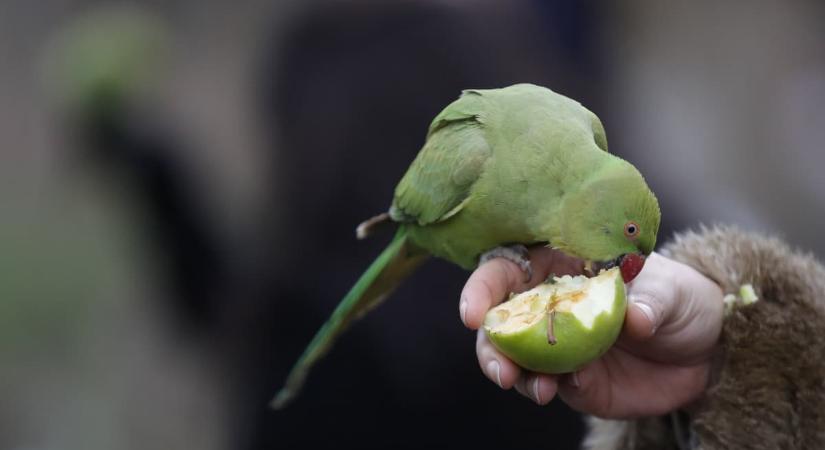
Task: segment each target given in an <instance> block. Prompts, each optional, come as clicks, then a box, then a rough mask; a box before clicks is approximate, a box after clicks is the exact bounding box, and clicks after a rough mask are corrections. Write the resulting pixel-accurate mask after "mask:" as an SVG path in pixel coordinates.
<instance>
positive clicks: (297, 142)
mask: <svg viewBox="0 0 825 450" xmlns="http://www.w3.org/2000/svg"><path fill="white" fill-rule="evenodd" d="M823 23H825V4H823V3H822V2H819V1H814V0H810V1H802V0H800V1H795V2H783V1H763V0H757V1H748V2H724V3H723V4H719V3H718V2H712V1H693V2H667V3H666V4H665V3H663V2H657V1H653V0H645V1H629V2H595V1H584V2H581V1H579V2H572V1H571V2H563V1H537V0H510V1H507V2H503V1H484V0H462V1H423V0H422V1H411V0H404V1H392V2H382V1H377V0H376V1H356V0H351V1H340V0H339V1H320V0H313V1H306V0H305V1H297V0H293V1H286V0H281V1H278V2H265V1H262V0H257V1H249V2H218V1H213V0H200V1H194V0H178V1H144V2H135V3H128V2H95V1H80V0H43V1H39V2H28V1H24V0H4V1H3V2H2V3H0V448H3V449H20V450H23V449H26V450H33V449H38V450H39V449H142V450H152V449H171V448H174V449H190V448H191V449H199V450H208V449H269V448H283V449H290V448H339V449H340V448H441V447H449V448H496V449H501V448H502V447H504V446H508V447H509V446H515V447H518V448H537V447H550V446H552V447H553V448H576V447H577V445H578V442H579V440H580V438H581V434H582V433H583V424H582V421H581V418H580V417H579V416H578V415H577V414H576V413H574V412H572V411H570V410H569V409H567V408H566V407H565V405H563V404H562V403H561V402H559V401H555V402H553V403H552V404H551V405H550V406H548V407H538V406H535V405H534V404H532V403H531V402H529V401H528V400H526V399H524V398H522V397H520V396H518V395H517V394H515V393H514V392H503V391H501V390H499V389H498V388H497V387H495V386H494V385H493V384H492V383H490V382H488V381H487V380H486V379H485V378H484V376H483V375H482V373H481V371H480V370H479V369H478V367H477V362H476V358H475V352H474V341H475V336H474V333H472V332H470V331H468V330H466V329H465V328H464V327H463V326H462V325H461V322H460V320H459V317H458V311H457V304H458V295H459V292H460V289H461V286H462V285H463V282H464V280H465V279H466V277H467V273H466V272H463V271H461V270H460V269H458V268H456V267H453V266H451V265H450V264H448V263H445V262H442V261H432V262H430V263H428V264H427V265H426V266H425V268H424V269H423V270H420V271H419V272H418V273H416V274H415V275H414V276H413V277H412V279H410V280H409V281H408V282H407V283H406V284H405V285H404V286H403V287H402V288H401V289H400V290H399V291H398V292H397V293H396V294H395V295H394V296H393V298H392V301H389V302H387V303H386V304H385V305H384V306H382V307H381V308H379V309H378V310H376V311H374V312H373V313H372V314H370V315H369V316H367V318H365V319H364V320H362V321H360V322H358V323H357V324H356V325H355V326H354V327H353V328H352V329H351V330H350V331H349V332H348V333H347V334H345V335H344V336H343V338H342V339H340V341H339V343H338V345H337V346H336V347H335V349H334V350H333V351H332V353H331V354H330V355H329V357H327V358H326V359H325V360H324V361H323V362H322V363H321V364H320V365H319V366H318V367H317V368H316V370H315V371H314V372H313V373H312V375H311V376H310V378H309V380H308V383H307V385H306V386H305V390H304V393H303V395H302V396H301V397H300V398H299V399H298V400H297V401H296V402H295V403H294V404H293V405H292V406H291V407H289V408H288V409H286V410H283V411H277V412H276V411H272V410H269V409H267V407H266V405H267V402H268V401H269V400H270V399H271V397H272V395H273V394H274V393H275V392H276V391H277V389H278V388H280V387H281V385H282V383H283V381H284V378H285V376H286V373H287V371H288V369H289V367H290V366H291V365H292V364H293V362H294V361H295V360H296V358H297V357H298V355H299V354H300V352H301V350H302V349H303V348H304V346H305V345H306V343H308V341H309V339H310V338H311V337H312V335H313V334H314V333H315V331H316V329H317V328H318V327H319V326H320V324H321V323H322V322H323V320H324V319H325V318H326V317H327V315H328V314H329V313H330V311H331V310H332V308H333V307H334V306H335V305H336V304H337V302H338V300H339V299H340V298H341V296H342V295H343V294H344V293H345V292H346V290H347V289H348V288H349V287H350V285H351V284H352V283H353V282H354V281H355V280H356V279H357V277H358V276H359V275H360V273H361V271H362V270H363V269H364V268H365V267H366V266H367V264H368V263H369V262H370V261H371V260H372V258H374V257H375V256H376V255H377V254H378V252H379V251H380V250H381V249H382V248H383V246H384V245H385V244H386V242H388V240H389V238H390V235H389V234H384V235H378V236H375V237H373V238H372V239H370V240H368V241H364V242H358V241H356V240H355V236H354V227H355V226H356V225H357V224H358V223H359V222H360V221H361V220H363V219H365V218H367V217H370V216H371V215H373V214H376V213H378V212H381V211H384V210H385V209H386V208H387V207H388V205H389V203H390V200H391V195H392V191H393V188H394V186H395V183H396V182H397V180H398V179H399V178H400V177H401V175H402V174H403V172H404V171H405V169H406V167H407V166H408V165H409V163H410V162H411V161H412V159H413V157H414V155H415V154H416V152H417V151H418V150H419V148H420V146H421V144H422V142H423V138H424V134H425V132H426V129H427V126H428V124H429V122H430V120H431V118H432V117H434V116H435V115H436V114H437V113H438V111H439V110H440V109H441V108H443V107H444V106H445V105H447V104H448V103H449V102H451V101H452V100H454V99H455V98H456V97H457V96H458V95H459V93H460V91H461V90H462V89H466V88H492V87H502V86H506V85H509V84H513V83H517V82H532V83H536V84H541V85H545V86H548V87H551V88H552V89H554V90H556V91H557V92H560V93H563V94H565V95H568V96H570V97H573V98H575V99H577V100H579V101H581V102H582V103H583V104H584V105H585V106H587V107H588V108H589V109H591V110H592V111H594V112H596V113H597V114H598V115H599V116H600V117H601V119H602V121H603V122H604V125H605V128H606V129H607V134H608V139H609V142H610V148H611V151H612V152H614V153H616V154H618V155H620V156H622V157H624V158H626V159H628V160H630V161H631V162H633V163H634V164H635V165H636V166H637V167H638V168H639V169H640V170H641V172H642V173H643V174H644V175H645V176H646V178H647V179H648V182H649V184H650V185H651V187H652V188H653V190H654V191H655V192H656V193H657V195H658V197H659V199H660V202H661V206H662V212H663V226H662V230H661V233H660V242H664V241H666V240H668V239H669V238H670V237H671V236H672V233H673V232H674V231H677V230H681V229H685V228H687V227H695V226H697V225H698V224H700V223H705V224H713V223H734V224H738V225H740V226H742V227H743V228H747V229H752V230H758V231H765V232H770V233H774V234H777V235H779V236H781V237H783V238H784V239H786V240H787V241H788V242H790V243H791V244H792V245H793V246H795V247H798V248H801V249H805V250H807V251H811V252H813V253H816V254H818V255H819V256H820V257H822V256H823V255H825V240H823V239H822V238H821V236H820V235H819V232H820V231H821V230H823V229H825V196H823V195H822V192H825V176H822V174H821V167H823V164H825V152H824V151H823V148H822V143H823V142H825V109H823V108H822V105H823V104H825V27H822V24H823Z"/></svg>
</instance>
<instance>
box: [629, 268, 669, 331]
mask: <svg viewBox="0 0 825 450" xmlns="http://www.w3.org/2000/svg"><path fill="white" fill-rule="evenodd" d="M676 269H677V268H675V267H672V264H671V261H670V260H668V259H667V258H665V257H663V256H661V255H659V254H658V253H653V254H651V255H650V256H649V257H648V258H647V261H646V262H645V265H644V268H643V269H642V272H641V273H639V276H637V277H636V278H635V279H634V280H633V281H631V282H630V283H628V285H627V291H626V292H627V315H626V318H625V328H624V332H625V334H627V335H629V336H630V337H632V338H634V339H639V340H644V339H648V338H650V337H652V336H654V335H655V334H656V332H657V331H659V329H660V328H661V327H662V325H663V324H664V323H665V322H666V321H667V320H669V319H670V318H671V317H673V316H674V310H675V309H676V308H677V307H678V305H677V302H676V297H677V292H676V286H677V283H675V282H674V277H675V276H677V274H676V273H675V272H674V270H676Z"/></svg>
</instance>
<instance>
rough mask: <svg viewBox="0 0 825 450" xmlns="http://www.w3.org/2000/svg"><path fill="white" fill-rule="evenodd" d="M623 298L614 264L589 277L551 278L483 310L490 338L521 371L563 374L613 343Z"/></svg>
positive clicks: (622, 312) (624, 306) (619, 325)
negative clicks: (522, 368)
mask: <svg viewBox="0 0 825 450" xmlns="http://www.w3.org/2000/svg"><path fill="white" fill-rule="evenodd" d="M626 309H627V301H626V299H625V285H624V281H623V280H622V276H621V272H620V270H619V268H617V267H616V268H612V269H610V270H605V271H602V272H601V273H600V274H599V275H597V276H595V277H593V278H587V277H585V276H583V275H582V276H577V277H571V276H570V275H565V276H563V277H554V278H553V279H552V280H550V281H549V282H545V283H543V284H541V285H539V286H537V287H535V288H533V289H531V290H529V291H526V292H522V293H521V294H518V295H514V296H512V297H511V298H510V299H509V300H507V301H506V302H504V303H502V304H501V305H498V306H496V307H495V308H493V309H491V310H490V311H488V312H487V315H486V316H485V318H484V331H485V332H486V333H487V336H488V337H489V338H490V342H492V343H493V345H494V346H495V347H496V348H497V349H498V350H499V351H500V352H501V353H503V354H505V355H506V356H507V357H508V358H510V359H511V360H513V362H515V363H516V364H518V365H520V366H521V367H524V368H525V369H528V370H531V371H534V372H542V373H551V374H553V373H567V372H573V371H575V370H578V369H579V368H581V367H582V366H584V365H585V364H587V363H588V362H590V361H593V360H594V359H596V358H598V357H599V356H601V355H602V354H604V352H606V351H607V349H609V348H610V346H611V345H613V343H614V342H615V341H616V338H617V337H618V336H619V332H620V331H621V329H622V325H623V324H624V317H625V310H626Z"/></svg>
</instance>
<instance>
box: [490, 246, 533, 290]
mask: <svg viewBox="0 0 825 450" xmlns="http://www.w3.org/2000/svg"><path fill="white" fill-rule="evenodd" d="M494 258H504V259H506V260H507V261H511V262H514V263H515V264H516V265H517V266H519V268H520V269H521V270H522V271H523V272H524V273H525V275H527V279H526V280H525V281H524V282H525V283H529V282H530V280H531V279H532V278H533V267H532V266H531V265H530V254H529V253H528V251H527V247H525V246H523V245H521V244H516V245H510V246H507V247H496V248H494V249H492V250H489V251H487V252H485V253H482V254H481V257H480V258H479V259H478V265H479V266H480V265H482V264H484V263H486V262H487V261H489V260H491V259H494Z"/></svg>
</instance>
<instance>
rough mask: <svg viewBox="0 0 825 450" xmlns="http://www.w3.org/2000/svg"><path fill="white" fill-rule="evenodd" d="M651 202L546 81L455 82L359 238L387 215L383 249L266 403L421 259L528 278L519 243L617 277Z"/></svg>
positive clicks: (648, 221)
mask: <svg viewBox="0 0 825 450" xmlns="http://www.w3.org/2000/svg"><path fill="white" fill-rule="evenodd" d="M660 217H661V214H660V211H659V204H658V201H657V200H656V197H655V196H654V194H653V192H651V190H650V188H648V186H647V184H646V183H645V181H644V179H643V178H642V175H641V174H640V173H639V171H638V170H636V168H635V167H633V165H631V164H630V163H628V162H627V161H624V160H622V159H620V158H618V157H616V156H614V155H611V154H610V153H608V152H607V139H606V137H605V132H604V128H603V127H602V124H601V121H599V119H598V117H596V115H595V114H593V113H592V112H590V111H589V110H587V109H586V108H585V107H583V106H582V105H581V104H580V103H578V102H576V101H574V100H571V99H569V98H567V97H565V96H563V95H560V94H557V93H555V92H553V91H551V90H550V89H547V88H543V87H540V86H535V85H531V84H517V85H514V86H510V87H506V88H502V89H490V90H466V91H464V92H463V93H462V95H461V96H460V98H459V99H458V100H456V101H454V102H453V103H451V104H450V105H448V106H447V107H446V108H444V110H443V111H441V113H439V114H438V116H436V118H435V119H433V121H432V123H431V124H430V127H429V130H428V132H427V139H426V142H425V144H424V147H423V148H422V149H421V151H420V152H419V153H418V156H417V157H416V158H415V160H414V161H413V163H412V165H411V166H410V168H409V169H408V170H407V173H406V174H404V176H403V178H401V181H400V182H399V183H398V186H396V188H395V195H394V197H393V201H392V205H391V206H390V208H389V211H388V212H385V213H383V214H380V215H378V216H375V217H373V218H371V219H369V220H367V221H366V222H364V223H362V224H361V225H359V227H358V229H357V234H358V237H359V238H363V237H366V236H367V235H369V234H370V231H371V230H372V229H373V228H375V227H376V226H378V225H379V224H385V223H393V222H394V223H396V224H397V226H398V230H397V232H396V233H395V237H394V238H393V240H392V242H390V244H389V246H388V247H387V248H386V249H385V250H384V251H383V252H382V253H381V255H380V256H378V258H377V259H376V260H375V261H374V262H373V263H372V265H370V266H369V268H368V269H367V270H366V272H364V274H363V275H362V276H361V278H360V279H359V280H358V281H357V282H356V283H355V286H353V287H352V289H351V290H350V291H349V293H347V295H346V296H345V297H344V299H343V300H342V301H341V303H340V304H339V305H338V306H337V308H336V309H335V311H334V312H333V313H332V316H331V317H330V318H329V320H328V321H327V322H326V323H325V324H324V325H323V326H322V327H321V329H320V330H319V331H318V333H317V334H316V335H315V337H314V339H313V340H312V342H311V343H310V344H309V346H308V347H307V349H306V351H305V352H304V354H303V355H302V356H301V358H300V359H299V361H298V363H297V364H296V365H295V367H294V368H293V369H292V371H291V372H290V374H289V377H288V379H287V382H286V386H285V387H284V388H283V389H282V390H281V391H280V392H279V393H278V394H277V396H276V397H275V399H274V400H273V401H272V406H273V407H274V408H281V407H283V406H284V405H286V404H287V403H288V402H289V401H290V400H291V399H292V398H294V396H295V395H296V394H297V393H298V391H299V390H300V388H301V386H302V385H303V382H304V379H305V377H306V375H307V373H308V370H309V369H310V367H311V366H312V365H313V364H314V363H315V362H316V361H318V359H319V358H321V357H322V356H323V355H324V354H325V353H326V352H327V351H328V350H329V349H330V347H331V345H332V343H333V341H334V340H335V338H336V337H337V336H338V335H340V334H341V332H342V331H343V330H344V329H345V328H346V327H347V326H348V325H349V324H350V323H351V322H352V321H353V320H355V319H357V318H359V317H361V316H362V315H363V314H365V313H366V312H368V311H369V310H370V309H371V308H373V307H375V306H377V305H378V304H380V303H381V302H382V301H383V300H384V299H385V298H386V297H387V296H388V295H389V294H390V293H391V291H392V290H393V289H394V288H395V287H397V286H398V285H399V284H400V282H401V281H402V280H403V279H404V278H406V277H407V276H408V275H409V274H410V273H411V272H412V271H413V270H414V269H415V268H416V267H418V266H419V265H420V264H421V263H422V262H423V261H424V260H425V259H426V257H427V256H429V255H434V256H437V257H440V258H444V259H446V260H448V261H451V262H453V263H455V264H458V265H459V266H461V267H463V268H465V269H473V268H474V267H476V266H477V265H478V264H481V263H483V262H484V261H486V260H488V259H491V258H494V257H504V258H507V259H510V260H512V261H514V262H516V263H517V264H518V265H519V266H520V267H521V268H522V270H524V271H525V273H526V275H527V277H528V278H529V277H530V276H531V275H532V270H531V268H530V263H529V260H528V259H527V249H526V246H530V245H536V244H542V245H548V246H550V247H552V248H555V249H558V250H560V251H562V252H564V253H566V254H569V255H572V256H575V257H577V258H580V259H582V260H584V261H585V268H586V269H591V270H593V269H596V272H598V270H597V269H600V268H607V267H613V266H616V265H618V266H620V268H621V271H622V275H623V277H624V279H625V282H629V281H630V279H632V278H633V277H634V276H635V275H636V274H637V273H638V272H639V271H640V270H641V266H642V264H643V263H644V256H646V255H649V254H650V252H652V251H653V247H654V245H655V243H656V233H657V231H658V229H659V221H660Z"/></svg>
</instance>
